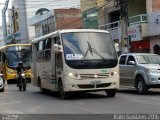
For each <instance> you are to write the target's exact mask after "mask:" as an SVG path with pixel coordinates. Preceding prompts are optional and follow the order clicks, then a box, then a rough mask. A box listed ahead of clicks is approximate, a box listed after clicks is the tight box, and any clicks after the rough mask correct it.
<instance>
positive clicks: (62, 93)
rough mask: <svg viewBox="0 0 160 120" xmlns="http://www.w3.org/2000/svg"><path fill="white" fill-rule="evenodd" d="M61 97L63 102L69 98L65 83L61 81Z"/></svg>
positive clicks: (59, 88) (59, 85)
mask: <svg viewBox="0 0 160 120" xmlns="http://www.w3.org/2000/svg"><path fill="white" fill-rule="evenodd" d="M58 90H59V96H60V98H61V99H62V100H66V99H67V98H68V97H69V93H68V92H65V91H64V87H63V83H62V81H61V80H59V83H58Z"/></svg>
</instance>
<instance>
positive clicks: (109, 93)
mask: <svg viewBox="0 0 160 120" xmlns="http://www.w3.org/2000/svg"><path fill="white" fill-rule="evenodd" d="M105 92H106V94H107V96H108V97H114V96H115V95H116V93H117V89H108V90H105Z"/></svg>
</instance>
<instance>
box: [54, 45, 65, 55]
mask: <svg viewBox="0 0 160 120" xmlns="http://www.w3.org/2000/svg"><path fill="white" fill-rule="evenodd" d="M53 50H54V52H55V53H59V52H63V49H62V46H61V45H59V44H54V45H53Z"/></svg>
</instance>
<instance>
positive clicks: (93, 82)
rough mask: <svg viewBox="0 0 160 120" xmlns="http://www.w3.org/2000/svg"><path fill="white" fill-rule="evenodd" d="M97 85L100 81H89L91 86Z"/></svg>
mask: <svg viewBox="0 0 160 120" xmlns="http://www.w3.org/2000/svg"><path fill="white" fill-rule="evenodd" d="M98 84H101V81H100V80H97V81H91V85H98Z"/></svg>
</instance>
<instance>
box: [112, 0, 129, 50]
mask: <svg viewBox="0 0 160 120" xmlns="http://www.w3.org/2000/svg"><path fill="white" fill-rule="evenodd" d="M128 1H129V0H115V1H114V6H115V7H116V8H119V12H120V17H121V18H120V19H121V30H122V36H121V42H120V47H121V50H122V52H123V51H124V49H125V47H127V49H128V52H130V44H129V43H130V42H129V39H128V26H129V19H128ZM125 45H127V46H125Z"/></svg>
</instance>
